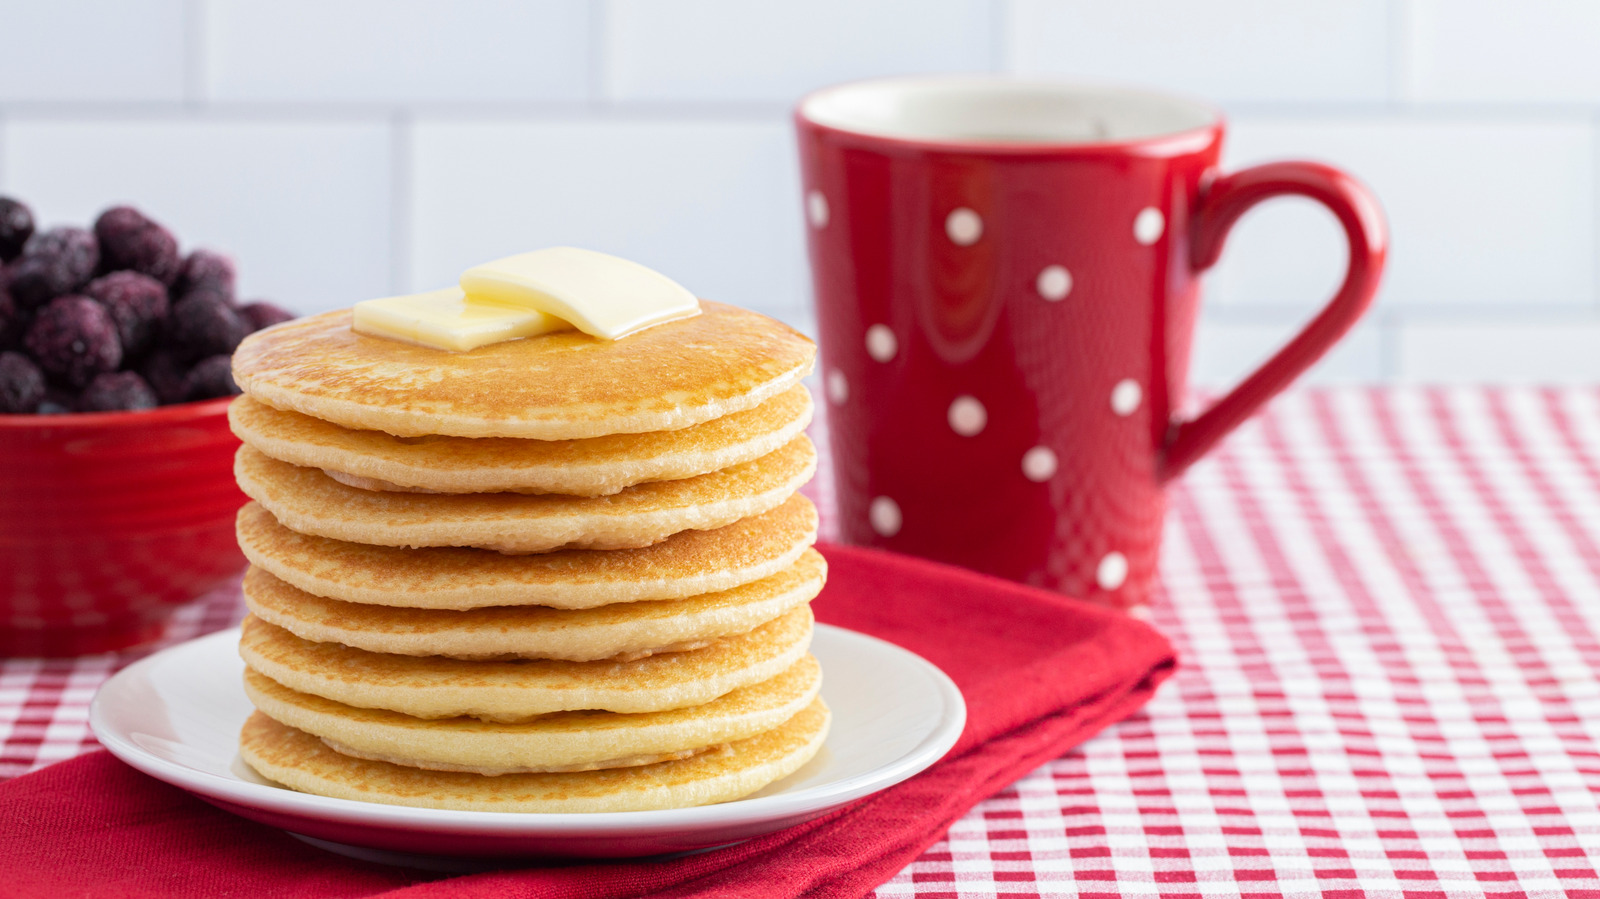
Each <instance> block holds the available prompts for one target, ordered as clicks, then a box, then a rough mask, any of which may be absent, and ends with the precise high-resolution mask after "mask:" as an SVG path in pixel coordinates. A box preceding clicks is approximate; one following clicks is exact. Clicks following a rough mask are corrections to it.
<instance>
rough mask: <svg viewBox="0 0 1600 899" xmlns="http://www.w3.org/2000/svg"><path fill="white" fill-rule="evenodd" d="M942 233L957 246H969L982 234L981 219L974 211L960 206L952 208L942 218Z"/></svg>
mask: <svg viewBox="0 0 1600 899" xmlns="http://www.w3.org/2000/svg"><path fill="white" fill-rule="evenodd" d="M944 233H945V234H947V235H949V237H950V240H951V242H953V243H955V244H956V245H957V246H962V247H970V246H972V245H973V244H975V243H977V242H978V238H980V237H982V236H983V219H981V218H979V217H978V214H977V213H976V212H973V211H972V210H970V209H968V208H967V207H965V206H962V207H960V208H958V209H955V210H953V211H952V212H951V213H950V215H949V216H948V217H947V218H945V220H944Z"/></svg>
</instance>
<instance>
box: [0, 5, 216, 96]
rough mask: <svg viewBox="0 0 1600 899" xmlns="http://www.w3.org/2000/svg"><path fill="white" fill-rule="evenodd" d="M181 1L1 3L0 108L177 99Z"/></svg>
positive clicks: (183, 58) (181, 66) (181, 70)
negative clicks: (0, 105) (3, 105)
mask: <svg viewBox="0 0 1600 899" xmlns="http://www.w3.org/2000/svg"><path fill="white" fill-rule="evenodd" d="M184 11H185V5H184V0H52V2H49V3H33V2H24V0H5V2H0V45H3V46H4V49H3V50H0V103H12V102H19V101H20V102H52V101H81V100H106V101H128V100H181V99H183V96H184V75H185V66H186V65H187V62H188V57H187V55H186V46H185V42H184V36H185V27H186V25H185V19H184Z"/></svg>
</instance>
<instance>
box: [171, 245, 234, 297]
mask: <svg viewBox="0 0 1600 899" xmlns="http://www.w3.org/2000/svg"><path fill="white" fill-rule="evenodd" d="M233 278H234V273H233V260H232V259H230V258H228V257H227V256H224V255H222V254H221V253H217V252H214V251H212V250H195V251H194V252H193V253H190V254H189V258H188V259H185V260H184V261H183V272H182V274H180V275H179V276H178V284H177V289H176V292H175V295H176V296H180V297H181V296H184V295H186V294H189V293H192V292H194V291H198V290H204V291H209V292H211V293H219V294H222V295H223V296H224V297H226V298H227V300H228V302H230V303H231V302H233Z"/></svg>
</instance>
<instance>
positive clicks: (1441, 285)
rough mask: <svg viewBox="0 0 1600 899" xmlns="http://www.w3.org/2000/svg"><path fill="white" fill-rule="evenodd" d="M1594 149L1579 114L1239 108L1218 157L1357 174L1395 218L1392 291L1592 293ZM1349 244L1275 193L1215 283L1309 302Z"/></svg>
mask: <svg viewBox="0 0 1600 899" xmlns="http://www.w3.org/2000/svg"><path fill="white" fill-rule="evenodd" d="M1594 152H1595V149H1594V136H1593V132H1592V129H1591V127H1590V126H1589V124H1588V123H1587V122H1582V121H1574V122H1539V121H1528V120H1525V119H1517V118H1512V119H1502V120H1483V121H1437V120H1420V121H1419V120H1408V119H1405V118H1400V117H1393V118H1377V119H1316V118H1313V119H1276V120H1273V119H1264V118H1256V117H1251V118H1245V117H1241V118H1240V119H1239V120H1238V121H1237V123H1236V125H1235V127H1234V129H1233V134H1232V136H1231V138H1230V144H1229V146H1228V148H1227V151H1226V155H1225V163H1226V165H1225V167H1226V168H1229V169H1233V168H1238V167H1240V166H1243V165H1249V164H1254V163H1258V162H1264V161H1269V160H1273V159H1288V158H1305V159H1315V160H1319V161H1323V162H1328V163H1331V164H1333V165H1336V166H1339V167H1341V168H1343V169H1345V170H1346V171H1349V172H1351V173H1352V174H1354V175H1355V176H1356V177H1358V178H1360V179H1361V180H1362V181H1364V182H1365V183H1366V184H1367V185H1368V186H1369V187H1370V188H1371V189H1372V191H1373V193H1375V194H1376V195H1377V197H1378V200H1379V202H1381V203H1382V204H1383V207H1384V209H1385V211H1386V213H1387V216H1388V220H1389V225H1390V232H1391V237H1392V241H1391V252H1390V255H1389V267H1388V272H1387V275H1386V277H1385V281H1384V287H1383V289H1382V291H1381V293H1382V297H1383V301H1384V302H1385V303H1387V304H1393V305H1399V306H1431V307H1439V306H1480V307H1481V306H1483V305H1486V304H1494V305H1507V306H1516V305H1519V304H1537V305H1543V306H1549V305H1558V306H1559V305H1571V306H1578V305H1585V304H1588V303H1590V302H1592V301H1593V299H1594V258H1593V254H1594V244H1595V237H1596V234H1595V192H1594V191H1595V185H1594ZM1275 207H1278V208H1275ZM1344 253H1345V251H1344V248H1343V237H1342V235H1341V234H1340V232H1339V231H1338V229H1337V228H1336V226H1335V225H1334V224H1333V222H1332V219H1331V218H1330V217H1328V216H1327V214H1326V213H1325V212H1323V211H1321V210H1319V209H1317V208H1316V207H1315V206H1313V205H1312V204H1310V203H1303V202H1300V203H1291V201H1287V200H1279V201H1273V202H1272V203H1269V204H1268V205H1266V206H1263V207H1262V209H1261V210H1259V211H1258V212H1257V213H1255V214H1252V215H1248V216H1246V217H1245V219H1244V220H1243V221H1242V222H1241V223H1240V225H1239V226H1238V230H1237V232H1236V233H1235V234H1234V235H1233V239H1232V240H1231V241H1230V245H1229V247H1228V248H1227V249H1226V250H1225V251H1224V253H1223V259H1222V262H1221V263H1220V264H1219V265H1218V267H1217V270H1216V272H1215V274H1214V275H1213V277H1212V278H1211V279H1210V280H1211V284H1210V287H1211V295H1212V296H1213V297H1214V298H1215V300H1216V301H1217V302H1221V303H1250V304H1257V303H1259V304H1273V305H1285V306H1293V307H1296V308H1307V309H1309V308H1310V307H1311V306H1313V305H1316V304H1320V303H1321V302H1323V301H1324V300H1325V299H1327V297H1328V296H1329V295H1330V294H1331V292H1332V289H1333V287H1334V284H1335V282H1336V281H1337V280H1338V277H1339V274H1340V273H1341V272H1342V269H1343V262H1344Z"/></svg>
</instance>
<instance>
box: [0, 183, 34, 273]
mask: <svg viewBox="0 0 1600 899" xmlns="http://www.w3.org/2000/svg"><path fill="white" fill-rule="evenodd" d="M32 236H33V210H31V209H29V208H28V207H27V206H26V205H24V204H23V202H22V201H21V200H13V199H11V198H10V197H0V262H10V261H11V260H13V259H15V258H17V257H18V256H19V255H21V254H22V245H23V244H25V243H27V242H28V238H29V237H32Z"/></svg>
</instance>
